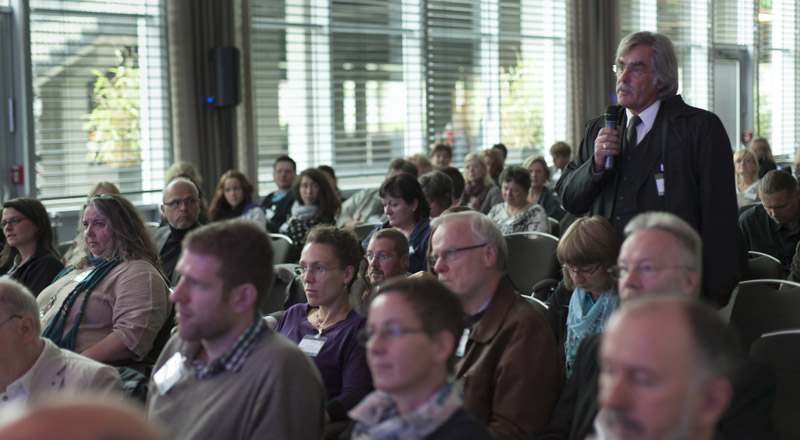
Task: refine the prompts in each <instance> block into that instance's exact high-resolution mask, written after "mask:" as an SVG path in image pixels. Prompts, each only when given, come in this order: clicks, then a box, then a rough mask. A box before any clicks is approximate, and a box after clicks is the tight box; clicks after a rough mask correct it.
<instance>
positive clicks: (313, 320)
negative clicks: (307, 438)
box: [275, 226, 372, 422]
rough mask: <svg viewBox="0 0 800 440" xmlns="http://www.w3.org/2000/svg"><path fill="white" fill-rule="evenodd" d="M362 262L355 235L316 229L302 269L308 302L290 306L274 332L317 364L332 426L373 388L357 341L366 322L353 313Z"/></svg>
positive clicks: (302, 259) (332, 228) (310, 236)
mask: <svg viewBox="0 0 800 440" xmlns="http://www.w3.org/2000/svg"><path fill="white" fill-rule="evenodd" d="M362 261H364V250H363V249H362V248H361V244H360V243H359V242H358V239H357V238H356V236H355V234H354V233H353V232H351V231H347V230H344V229H338V228H336V227H335V226H317V227H315V228H314V229H312V230H311V231H310V232H309V233H308V236H307V237H306V244H305V246H304V247H303V252H302V254H301V256H300V267H299V268H298V274H299V275H300V277H301V281H302V283H303V288H304V289H305V294H306V299H307V300H308V302H307V303H301V304H295V305H293V306H292V307H290V308H289V309H288V310H287V311H286V313H284V314H283V316H281V319H280V321H279V322H278V325H277V327H276V329H275V330H276V331H277V332H278V333H281V334H282V335H284V336H286V337H287V338H289V339H291V340H292V341H294V342H296V343H297V344H298V345H299V347H300V349H301V350H302V351H303V352H305V353H306V354H308V355H309V356H311V358H312V360H313V361H314V363H315V364H316V365H317V368H318V369H319V372H320V375H321V376H322V381H323V383H324V384H325V390H326V391H327V395H328V402H327V404H326V411H325V413H326V419H327V420H328V421H329V422H336V421H343V420H347V411H349V410H350V409H351V408H352V407H353V406H355V405H356V404H357V403H358V402H359V401H360V400H361V399H362V398H363V397H364V396H365V395H366V394H367V393H369V392H370V390H371V389H372V380H371V378H370V375H369V370H368V368H367V363H366V355H365V351H364V347H362V346H361V345H359V343H358V332H359V330H361V329H362V328H364V325H365V322H366V318H365V317H363V316H361V315H359V314H358V313H356V312H355V311H354V310H352V308H351V307H350V300H349V297H348V290H349V289H351V288H352V287H353V282H354V281H355V280H356V277H357V271H358V268H359V266H360V265H361V262H362ZM362 276H363V274H362Z"/></svg>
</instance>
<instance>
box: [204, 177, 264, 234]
mask: <svg viewBox="0 0 800 440" xmlns="http://www.w3.org/2000/svg"><path fill="white" fill-rule="evenodd" d="M253 194H254V189H253V185H252V184H251V183H250V181H249V180H247V177H246V176H245V175H244V174H242V173H241V172H239V171H236V170H228V171H226V172H225V174H223V175H222V177H220V179H219V183H218V184H217V192H216V193H215V194H214V200H212V201H211V209H210V210H209V214H208V217H209V220H211V221H212V222H216V221H220V220H227V219H231V218H237V217H242V218H244V219H247V220H250V221H252V222H254V223H255V224H257V225H258V226H260V227H261V228H263V229H264V230H266V229H267V218H266V217H265V215H264V210H263V209H261V207H260V206H258V203H254V202H253Z"/></svg>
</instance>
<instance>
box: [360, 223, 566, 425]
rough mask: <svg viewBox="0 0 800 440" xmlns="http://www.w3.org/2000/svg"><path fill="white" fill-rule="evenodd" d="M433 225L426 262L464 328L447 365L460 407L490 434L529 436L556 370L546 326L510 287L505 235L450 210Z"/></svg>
mask: <svg viewBox="0 0 800 440" xmlns="http://www.w3.org/2000/svg"><path fill="white" fill-rule="evenodd" d="M433 225H434V233H433V237H431V243H432V247H431V256H430V258H429V265H430V266H431V267H432V268H433V269H434V270H435V271H436V273H437V276H438V279H439V281H440V282H441V283H442V284H444V285H445V286H446V287H448V288H449V289H450V290H452V291H453V292H454V293H455V294H456V295H457V296H458V298H459V300H460V302H461V306H462V308H463V311H464V313H466V314H467V323H468V326H469V328H470V331H469V333H468V334H467V333H465V336H462V341H461V342H460V344H459V345H460V346H463V350H461V349H459V353H458V354H459V355H460V356H459V357H460V359H459V360H458V363H457V364H456V369H455V378H456V380H458V381H459V382H460V384H461V386H462V387H463V390H464V408H465V409H466V410H467V411H468V412H469V413H470V414H472V415H473V416H475V418H477V419H478V421H480V422H481V423H485V424H486V425H487V426H488V429H489V432H490V433H491V434H492V437H494V438H532V437H533V436H535V435H537V434H539V433H540V432H542V430H543V429H544V428H545V426H546V424H547V421H548V420H549V419H550V413H551V411H552V410H553V405H554V404H555V402H556V399H558V393H559V389H560V388H561V383H562V381H563V377H564V374H563V368H562V367H561V365H560V362H559V356H558V351H559V350H558V347H557V345H556V341H555V338H554V336H553V332H552V331H551V330H550V326H548V325H547V320H546V319H545V317H544V315H543V314H542V313H540V312H538V311H537V310H536V309H535V308H534V307H533V305H531V304H530V303H529V302H528V301H526V300H525V299H523V298H522V296H521V295H520V294H519V293H518V292H516V291H515V290H514V288H513V287H512V285H511V282H510V281H509V279H508V276H507V274H506V265H507V260H508V249H507V247H506V241H505V238H503V234H502V233H501V232H500V230H499V229H498V228H497V226H496V225H495V224H494V223H493V222H492V221H491V220H489V219H488V218H487V217H486V216H485V215H483V214H481V213H478V212H474V211H470V212H457V213H453V214H445V215H442V216H441V217H437V218H436V219H435V220H434V221H433ZM375 382H376V385H377V384H378V380H376V381H375Z"/></svg>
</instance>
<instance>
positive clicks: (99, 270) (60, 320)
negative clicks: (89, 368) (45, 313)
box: [42, 254, 120, 351]
mask: <svg viewBox="0 0 800 440" xmlns="http://www.w3.org/2000/svg"><path fill="white" fill-rule="evenodd" d="M89 261H90V262H91V263H92V265H93V266H94V269H92V271H91V272H90V273H89V275H87V276H86V278H84V279H83V280H81V281H80V282H79V283H78V284H77V285H75V288H74V289H72V292H70V293H69V294H68V295H67V297H66V298H64V302H62V303H61V307H59V309H58V312H57V313H56V315H55V316H54V317H53V319H52V321H50V323H49V324H47V327H46V328H45V329H44V332H43V333H42V336H43V337H45V338H48V339H50V340H51V341H53V342H54V343H55V344H56V345H58V346H59V347H61V348H66V349H67V350H72V351H74V350H75V339H76V336H77V335H78V327H79V326H80V325H81V321H82V320H83V314H84V312H85V310H86V300H88V299H89V295H91V293H92V291H91V290H92V289H94V288H95V286H97V284H98V283H99V282H100V281H102V280H103V278H105V276H106V275H108V273H109V272H111V270H112V269H114V268H115V267H117V265H118V264H119V263H120V261H119V259H118V258H116V257H114V258H112V259H109V260H107V259H105V258H94V257H92V256H91V254H90V255H89ZM72 269H73V266H68V267H65V268H64V269H63V270H62V271H61V272H59V273H58V275H56V278H55V279H54V280H53V282H56V280H58V279H60V278H62V277H64V276H65V275H67V274H68V273H70V272H71V271H72ZM82 292H86V294H85V295H83V300H82V301H81V308H80V311H79V312H78V317H77V318H75V323H74V324H73V325H72V328H70V329H69V331H68V332H67V333H66V334H64V327H66V325H67V317H68V316H69V312H70V310H72V306H73V305H75V300H77V299H78V295H79V294H81V293H82ZM54 295H55V294H54Z"/></svg>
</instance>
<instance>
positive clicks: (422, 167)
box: [406, 153, 433, 176]
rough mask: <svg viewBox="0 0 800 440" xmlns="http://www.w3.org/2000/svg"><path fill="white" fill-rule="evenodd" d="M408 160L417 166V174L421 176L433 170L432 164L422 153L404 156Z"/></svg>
mask: <svg viewBox="0 0 800 440" xmlns="http://www.w3.org/2000/svg"><path fill="white" fill-rule="evenodd" d="M406 159H407V160H408V161H410V162H411V163H413V164H414V165H416V166H417V176H423V175H425V174H428V173H430V172H431V171H433V164H432V163H431V161H430V160H428V157H427V156H425V155H424V154H422V153H418V154H412V155H411V156H408V157H406Z"/></svg>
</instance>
